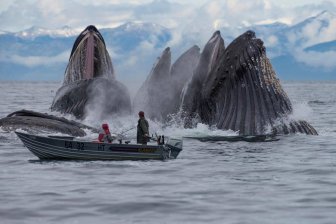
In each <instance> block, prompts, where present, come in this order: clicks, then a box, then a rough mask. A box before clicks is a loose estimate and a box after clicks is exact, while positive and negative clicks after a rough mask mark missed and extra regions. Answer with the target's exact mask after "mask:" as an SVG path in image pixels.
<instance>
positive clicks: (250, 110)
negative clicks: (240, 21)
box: [142, 31, 317, 136]
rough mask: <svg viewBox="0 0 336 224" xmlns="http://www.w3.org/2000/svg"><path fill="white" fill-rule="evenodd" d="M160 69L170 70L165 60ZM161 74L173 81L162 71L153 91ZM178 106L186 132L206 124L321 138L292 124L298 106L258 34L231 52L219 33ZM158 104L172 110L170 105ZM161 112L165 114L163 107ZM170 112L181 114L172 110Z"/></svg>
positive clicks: (247, 36)
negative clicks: (294, 105) (286, 91)
mask: <svg viewBox="0 0 336 224" xmlns="http://www.w3.org/2000/svg"><path fill="white" fill-rule="evenodd" d="M169 60H170V58H169ZM160 63H161V64H167V62H165V61H162V59H161V62H160ZM169 63H170V61H169ZM164 69H165V70H164V71H166V70H167V68H164ZM155 74H156V75H157V76H159V75H160V76H161V77H160V80H164V79H167V77H163V78H162V74H166V75H167V74H169V72H165V73H163V72H162V71H160V70H157V68H156V72H155V73H153V72H151V77H149V78H148V79H147V80H146V83H145V86H146V88H147V89H149V88H151V89H153V88H155V87H156V86H157V85H155V82H153V81H152V82H150V80H155V77H153V75H155ZM166 84H168V85H169V86H171V84H172V83H171V82H170V83H169V82H166ZM160 89H161V88H160ZM170 90H171V91H174V90H173V88H170ZM142 91H144V90H143V89H142ZM151 91H153V90H151ZM151 97H152V98H153V97H154V98H155V97H156V95H151ZM153 101H154V100H151V102H153ZM174 101H175V102H176V101H178V102H179V108H180V111H179V112H180V113H178V114H180V115H181V116H182V118H183V121H184V126H185V127H193V125H194V124H196V123H197V122H202V123H205V124H208V125H211V126H215V127H217V128H218V129H223V130H233V131H236V132H238V133H239V135H249V136H252V135H264V134H289V133H296V132H299V133H305V134H311V135H316V134H317V132H316V130H315V129H314V128H313V127H312V126H311V125H310V124H309V123H307V122H306V121H302V120H299V121H296V120H291V118H290V117H291V114H292V113H293V108H292V104H291V102H290V100H289V98H288V96H287V94H286V93H285V91H284V90H283V88H282V87H281V84H280V81H279V80H278V79H277V77H276V74H275V72H274V70H273V68H272V65H271V62H270V60H269V59H268V58H267V56H266V48H265V47H264V45H263V42H262V41H261V40H260V39H258V38H256V36H255V33H254V32H253V31H247V32H245V33H244V34H242V35H241V36H239V37H237V38H236V39H235V40H234V41H233V42H232V43H230V45H229V46H228V47H227V48H225V45H224V40H223V38H222V37H221V35H220V32H219V31H216V32H215V33H214V34H213V36H212V37H211V38H210V40H209V41H208V43H207V44H206V45H205V47H204V49H203V51H202V53H201V56H200V57H199V61H198V64H197V66H196V68H195V70H194V71H193V72H192V74H191V76H190V79H189V81H187V82H185V86H184V90H183V92H182V93H181V96H180V97H175V99H174ZM156 102H159V103H160V102H161V104H163V105H167V101H158V100H157V101H156ZM169 105H174V103H170V104H169ZM156 107H157V108H162V107H161V106H160V104H158V105H156ZM166 110H167V109H166ZM167 111H173V113H177V112H178V111H177V110H175V111H174V109H172V108H171V109H170V110H167ZM159 112H160V111H159ZM154 114H155V113H154Z"/></svg>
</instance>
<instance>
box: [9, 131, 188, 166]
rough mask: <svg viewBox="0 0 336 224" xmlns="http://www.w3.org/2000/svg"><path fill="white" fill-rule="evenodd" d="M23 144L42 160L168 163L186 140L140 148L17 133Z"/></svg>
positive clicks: (120, 143)
mask: <svg viewBox="0 0 336 224" xmlns="http://www.w3.org/2000/svg"><path fill="white" fill-rule="evenodd" d="M15 133H16V135H17V136H18V137H19V138H20V140H21V141H22V142H23V144H24V145H25V146H26V147H27V148H28V149H29V150H30V151H31V152H32V153H33V154H34V155H35V156H37V157H38V158H40V159H42V160H152V159H153V160H166V159H175V158H176V157H177V156H178V154H179V153H180V152H181V151H182V140H180V139H173V138H167V141H166V142H162V141H161V142H160V141H158V142H156V143H155V144H148V145H140V144H129V141H124V142H123V141H122V140H119V141H118V143H113V142H112V143H108V142H98V141H95V142H90V141H81V140H76V139H75V137H71V136H41V135H32V134H26V133H22V132H15Z"/></svg>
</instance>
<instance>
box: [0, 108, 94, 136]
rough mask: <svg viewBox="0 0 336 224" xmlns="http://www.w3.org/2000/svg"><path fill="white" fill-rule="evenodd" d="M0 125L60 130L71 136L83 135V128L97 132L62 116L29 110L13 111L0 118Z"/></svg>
mask: <svg viewBox="0 0 336 224" xmlns="http://www.w3.org/2000/svg"><path fill="white" fill-rule="evenodd" d="M0 127H2V129H3V130H5V131H15V130H16V129H22V130H25V131H29V132H31V133H40V132H43V131H44V132H55V131H56V132H60V133H63V134H68V135H72V136H85V135H86V133H85V131H84V130H83V129H88V130H91V131H92V132H96V133H97V132H98V130H96V129H95V128H92V127H89V126H87V125H84V124H81V123H79V122H75V121H71V120H68V119H65V118H63V117H56V116H53V115H49V114H44V113H39V112H35V111H31V110H19V111H15V112H13V113H11V114H9V115H7V117H4V118H2V119H0Z"/></svg>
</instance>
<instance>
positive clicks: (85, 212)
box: [0, 81, 336, 224]
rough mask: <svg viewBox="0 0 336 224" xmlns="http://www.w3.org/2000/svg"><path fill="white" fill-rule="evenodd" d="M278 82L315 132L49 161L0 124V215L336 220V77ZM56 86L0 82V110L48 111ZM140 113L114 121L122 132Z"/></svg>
mask: <svg viewBox="0 0 336 224" xmlns="http://www.w3.org/2000/svg"><path fill="white" fill-rule="evenodd" d="M282 84H283V87H284V89H285V91H286V92H287V94H288V95H289V97H290V99H291V101H292V103H293V106H294V114H293V117H294V118H297V119H305V120H307V121H309V122H310V123H311V124H312V125H313V126H314V127H315V128H316V129H317V131H318V132H319V136H306V135H302V134H296V135H291V136H285V137H280V140H279V141H277V142H264V143H249V142H235V143H232V142H231V143H230V142H200V141H198V140H192V139H184V142H183V151H182V152H181V154H180V155H179V157H178V158H177V159H176V160H168V161H144V162H140V161H117V162H115V161H82V162H81V161H80V162H75V161H51V162H48V161H40V160H38V159H37V157H35V156H34V155H33V154H31V153H30V152H29V151H28V150H27V149H26V148H25V147H24V146H23V144H22V143H21V142H20V140H19V139H18V138H17V137H16V135H15V134H14V133H6V132H4V131H0V223H1V224H7V223H18V224H21V223H32V224H37V223H80V224H84V223H184V224H185V223H232V224H244V223H258V224H264V223H265V224H269V223H278V224H284V223H305V224H309V223H312V224H315V223H325V224H327V223H328V224H334V223H336V138H335V137H336V82H283V83H282ZM59 86H60V83H58V82H4V81H2V82H1V83H0V117H4V116H6V115H7V114H9V113H11V112H13V111H15V110H20V109H31V110H35V111H38V112H50V111H49V107H50V105H51V102H52V99H53V97H54V95H55V92H56V90H57V89H58V87H59ZM93 120H94V118H93V117H91V120H89V121H86V122H88V123H90V122H92V121H93ZM136 120H137V117H136V115H134V117H131V118H129V119H122V118H121V119H120V121H116V120H113V121H110V122H111V123H113V124H114V123H116V124H118V125H117V126H118V128H119V129H118V130H117V131H120V130H122V129H127V128H129V127H132V125H134V124H135V122H136ZM113 124H111V126H112V127H113V128H115V129H117V127H114V126H113ZM150 128H151V131H152V132H154V131H162V132H164V133H165V134H166V135H171V136H176V137H183V136H202V135H218V134H220V135H228V134H232V133H230V132H224V131H220V130H213V129H212V128H209V127H207V126H206V125H202V124H199V125H198V126H197V128H194V129H182V128H179V127H177V126H174V125H173V126H172V127H165V128H163V129H160V124H157V123H155V122H153V121H150ZM159 129H160V130H159ZM133 131H134V130H131V131H130V132H131V133H129V136H130V137H131V136H132V134H134V133H132V132H133ZM92 137H93V136H92Z"/></svg>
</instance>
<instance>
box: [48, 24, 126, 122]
mask: <svg viewBox="0 0 336 224" xmlns="http://www.w3.org/2000/svg"><path fill="white" fill-rule="evenodd" d="M51 110H52V111H60V112H62V113H69V114H73V115H75V116H76V117H77V118H85V116H86V115H87V114H88V113H90V112H91V111H93V112H94V113H95V116H97V119H100V118H104V117H107V116H111V115H121V114H128V113H130V112H131V98H130V95H129V92H128V90H127V88H126V86H124V85H123V84H122V83H121V82H119V81H117V80H116V77H115V74H114V69H113V65H112V61H111V58H110V56H109V53H108V51H107V49H106V46H105V42H104V39H103V37H102V35H101V34H100V32H99V31H98V30H97V28H96V27H94V26H92V25H91V26H88V27H87V28H86V29H85V30H84V31H83V32H82V33H81V34H80V35H79V36H78V37H77V39H76V41H75V43H74V45H73V48H72V51H71V54H70V59H69V64H68V66H67V68H66V70H65V75H64V81H63V85H62V86H61V87H60V88H59V89H58V91H57V93H56V96H55V98H54V101H53V103H52V105H51Z"/></svg>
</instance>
